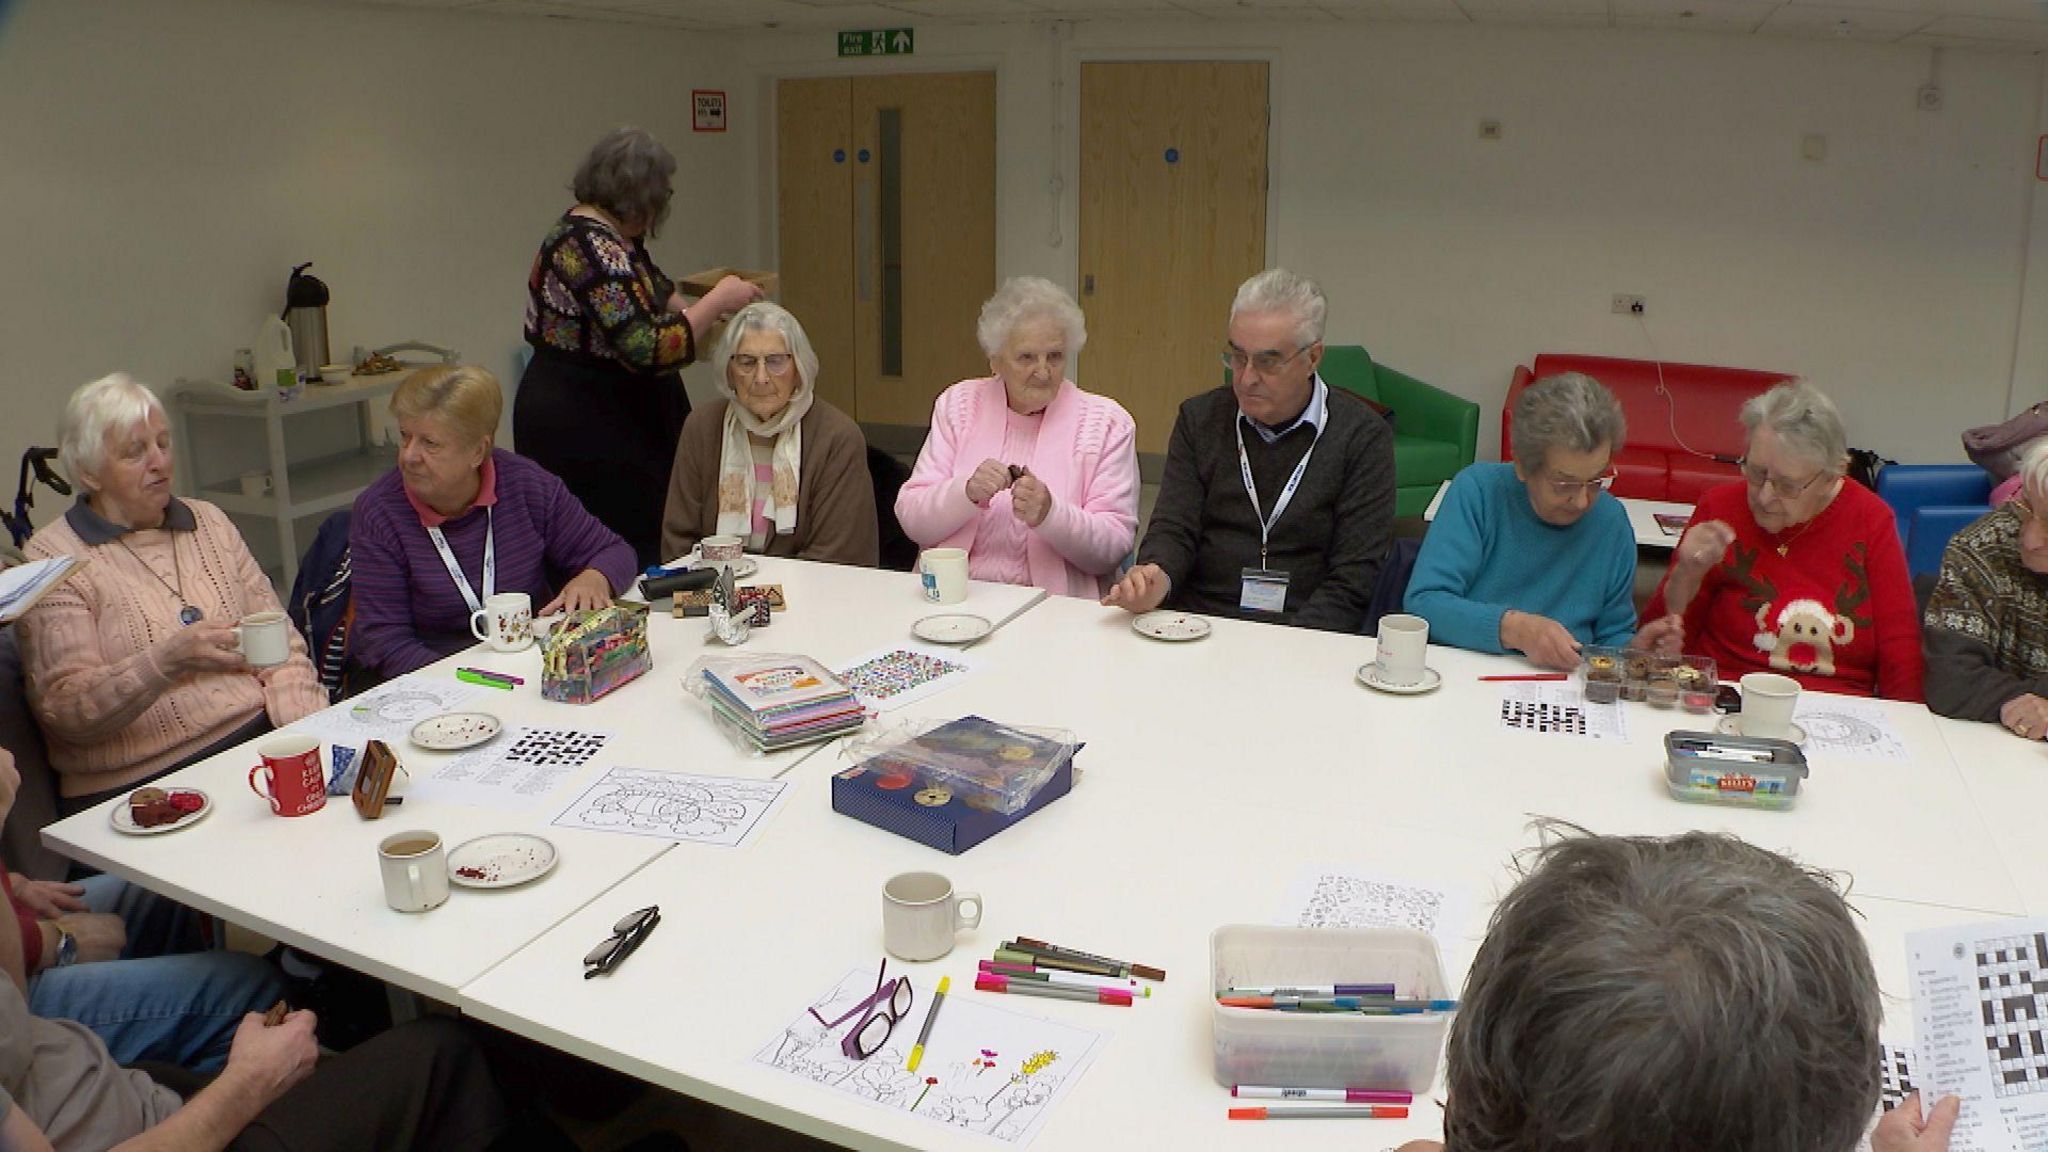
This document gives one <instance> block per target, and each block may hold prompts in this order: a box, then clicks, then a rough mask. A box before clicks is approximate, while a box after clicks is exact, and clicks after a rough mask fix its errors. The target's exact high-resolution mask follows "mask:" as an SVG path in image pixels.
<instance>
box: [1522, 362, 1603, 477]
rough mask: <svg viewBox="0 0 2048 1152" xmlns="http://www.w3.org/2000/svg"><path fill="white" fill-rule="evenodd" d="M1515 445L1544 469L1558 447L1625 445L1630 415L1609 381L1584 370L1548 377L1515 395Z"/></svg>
mask: <svg viewBox="0 0 2048 1152" xmlns="http://www.w3.org/2000/svg"><path fill="white" fill-rule="evenodd" d="M1511 424H1512V428H1513V431H1512V432H1511V434H1510V444H1511V445H1512V446H1513V448H1514V452H1515V459H1516V460H1517V461H1520V462H1521V463H1522V464H1524V465H1525V466H1527V467H1529V468H1541V467H1542V466H1543V465H1544V463H1545V462H1546V461H1547V460H1548V459H1549V458H1550V453H1551V451H1552V450H1554V449H1559V448H1561V449H1563V450H1565V451H1566V452H1591V451H1594V450H1595V449H1597V448H1599V447H1600V446H1601V445H1603V444H1605V445H1606V446H1607V447H1608V448H1609V449H1610V450H1612V451H1616V452H1618V451H1620V450H1621V440H1622V437H1623V436H1625V435H1627V433H1628V418H1627V417H1625V416H1623V415H1622V412H1621V403H1620V402H1619V401H1617V400H1616V399H1615V398H1614V393H1612V392H1609V391H1608V390H1607V386H1606V385H1605V384H1602V383H1600V382H1599V381H1598V380H1595V379H1593V378H1592V377H1591V376H1588V375H1586V374H1584V373H1583V372H1563V373H1559V374H1558V375H1556V376H1545V377H1544V378H1543V379H1541V380H1538V381H1536V382H1535V383H1534V384H1531V385H1529V386H1528V387H1527V388H1524V389H1522V394H1521V395H1520V396H1517V397H1515V413H1514V419H1513V421H1511Z"/></svg>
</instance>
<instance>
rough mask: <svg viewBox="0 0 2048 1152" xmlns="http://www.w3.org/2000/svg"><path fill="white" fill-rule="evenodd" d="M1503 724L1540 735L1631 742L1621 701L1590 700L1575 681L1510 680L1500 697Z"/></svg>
mask: <svg viewBox="0 0 2048 1152" xmlns="http://www.w3.org/2000/svg"><path fill="white" fill-rule="evenodd" d="M1500 726H1501V727H1502V728H1508V729H1512V730H1515V731H1520V732H1530V733H1534V734H1536V735H1538V736H1572V737H1578V738H1581V739H1587V740H1616V741H1620V742H1622V743H1627V742H1628V712H1627V710H1626V709H1625V708H1623V707H1622V705H1621V704H1620V703H1618V702H1617V703H1614V704H1588V703H1586V698H1585V695H1584V694H1583V693H1582V692H1581V691H1580V690H1579V686H1578V685H1576V684H1554V683H1537V684H1508V685H1505V686H1504V688H1503V691H1502V693H1501V698H1500Z"/></svg>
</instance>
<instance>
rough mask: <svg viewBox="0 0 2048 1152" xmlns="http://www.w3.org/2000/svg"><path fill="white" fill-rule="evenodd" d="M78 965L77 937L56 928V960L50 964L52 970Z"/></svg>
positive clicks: (60, 927) (60, 928)
mask: <svg viewBox="0 0 2048 1152" xmlns="http://www.w3.org/2000/svg"><path fill="white" fill-rule="evenodd" d="M76 963H78V937H76V936H73V935H72V934H71V933H69V932H66V931H65V930H64V929H63V927H62V926H61V925H60V926H58V928H57V958H56V959H55V960H53V961H51V962H50V967H52V968H69V967H71V966H72V965H73V964H76Z"/></svg>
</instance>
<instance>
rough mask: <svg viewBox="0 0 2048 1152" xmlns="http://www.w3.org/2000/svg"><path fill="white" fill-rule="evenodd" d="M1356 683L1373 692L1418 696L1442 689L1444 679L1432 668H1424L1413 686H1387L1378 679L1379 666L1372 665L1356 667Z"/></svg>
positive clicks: (1387, 684) (1383, 681)
mask: <svg viewBox="0 0 2048 1152" xmlns="http://www.w3.org/2000/svg"><path fill="white" fill-rule="evenodd" d="M1358 682H1359V683H1360V684H1363V685H1365V686H1366V687H1367V688H1370V689H1372V690H1373V691H1375V692H1387V693H1390V694H1392V695H1395V696H1420V695H1422V694H1423V693H1424V692H1434V691H1436V690H1437V689H1439V688H1441V687H1443V686H1444V677H1443V674H1442V673H1441V672H1438V671H1437V670H1436V669H1434V668H1424V669H1423V670H1422V679H1420V680H1417V681H1416V682H1415V683H1413V684H1389V683H1387V682H1386V681H1385V680H1382V679H1380V666H1379V665H1378V664H1377V663H1373V664H1361V665H1359V666H1358Z"/></svg>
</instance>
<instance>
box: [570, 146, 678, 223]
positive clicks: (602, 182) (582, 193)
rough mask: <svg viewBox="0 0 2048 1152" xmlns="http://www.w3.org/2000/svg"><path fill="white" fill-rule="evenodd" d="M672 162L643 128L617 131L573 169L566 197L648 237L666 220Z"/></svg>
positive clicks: (662, 147) (670, 156)
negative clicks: (600, 211) (596, 209)
mask: <svg viewBox="0 0 2048 1152" xmlns="http://www.w3.org/2000/svg"><path fill="white" fill-rule="evenodd" d="M675 174H676V158H675V155H674V154H673V153H671V152H670V151H669V150H668V149H667V148H666V147H664V146H663V145H662V143H661V141H659V140H656V139H655V138H654V134H653V133H651V132H649V131H647V130H646V129H644V128H619V129H616V130H614V131H612V132H608V133H606V134H605V137H604V139H602V140H599V141H598V142H597V143H596V144H593V145H591V147H590V154H589V155H587V156H585V157H584V158H583V163H581V164H579V165H577V166H576V175H575V176H574V177H572V178H571V179H570V181H569V191H570V192H571V193H572V194H573V195H574V196H575V197H576V200H577V202H578V203H581V204H588V205H590V206H591V207H593V208H602V209H604V210H605V211H606V212H609V213H611V215H612V217H613V218H614V219H616V220H618V222H619V223H621V224H623V225H625V226H626V227H628V228H637V229H641V230H643V231H644V232H646V234H647V235H649V236H652V235H654V234H655V233H657V232H659V231H660V230H661V224H662V221H664V220H667V219H668V202H669V197H670V194H671V192H672V187H671V185H670V183H669V178H670V177H672V176H674V175H675Z"/></svg>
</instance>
